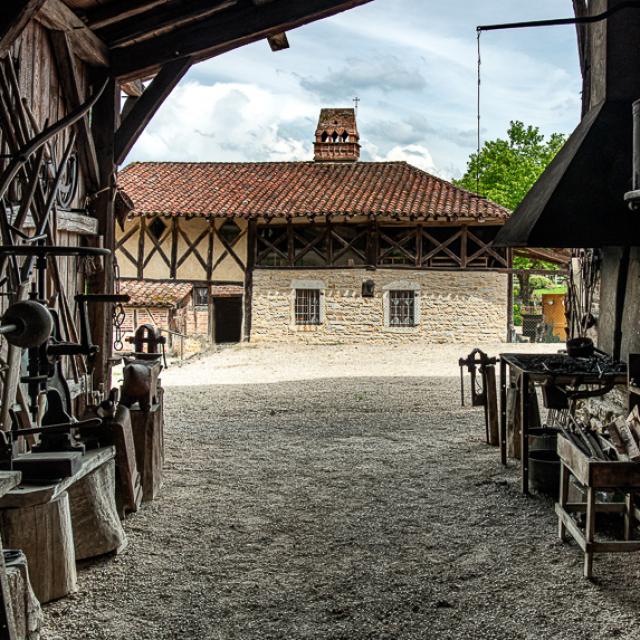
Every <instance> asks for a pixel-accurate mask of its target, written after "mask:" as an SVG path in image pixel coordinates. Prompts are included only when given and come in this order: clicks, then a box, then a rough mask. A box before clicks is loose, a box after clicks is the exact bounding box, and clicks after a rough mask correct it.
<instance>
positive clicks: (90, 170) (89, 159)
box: [51, 31, 100, 192]
mask: <svg viewBox="0 0 640 640" xmlns="http://www.w3.org/2000/svg"><path fill="white" fill-rule="evenodd" d="M51 45H52V48H53V53H54V56H55V61H56V64H57V67H58V77H59V80H60V86H61V88H62V93H63V95H64V99H65V102H66V104H67V109H69V110H71V109H75V108H76V107H77V106H78V105H79V104H81V103H82V101H83V99H84V98H83V95H82V90H81V88H80V74H79V72H78V68H77V66H76V60H75V56H74V54H73V51H72V50H71V44H70V41H69V36H68V35H67V34H66V33H65V32H64V31H52V32H51ZM75 127H76V132H77V134H78V157H79V159H80V167H81V168H82V173H83V175H84V178H85V180H86V181H87V186H88V188H89V191H91V192H94V191H97V190H98V185H99V183H100V175H99V170H98V158H97V156H96V147H95V144H94V142H93V133H92V132H91V127H90V126H89V117H88V115H87V116H85V117H84V118H81V119H80V120H78V122H76V125H75Z"/></svg>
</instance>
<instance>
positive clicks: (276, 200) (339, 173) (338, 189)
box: [118, 162, 510, 221]
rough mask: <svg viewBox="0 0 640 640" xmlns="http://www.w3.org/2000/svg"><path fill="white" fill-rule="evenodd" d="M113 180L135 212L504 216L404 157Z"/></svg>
mask: <svg viewBox="0 0 640 640" xmlns="http://www.w3.org/2000/svg"><path fill="white" fill-rule="evenodd" d="M118 183H119V186H120V187H122V188H123V189H124V190H125V191H126V193H127V194H128V195H129V197H130V198H131V200H132V201H133V204H134V211H133V215H137V216H142V215H146V216H150V215H165V216H207V217H208V216H212V217H245V218H256V217H268V218H271V217H274V218H283V217H300V216H309V217H312V216H315V215H326V214H331V215H346V216H354V215H374V216H378V215H380V216H397V217H407V218H408V217H414V218H416V219H421V220H455V219H457V218H466V219H470V218H471V219H479V218H482V219H486V220H499V221H504V220H506V219H507V218H508V216H509V213H510V212H509V211H508V210H507V209H505V208H503V207H501V206H499V205H497V204H495V203H493V202H491V201H489V200H486V199H485V198H481V197H479V196H477V195H475V194H473V193H470V192H469V191H465V190H464V189H460V188H458V187H455V186H454V185H453V184H451V183H450V182H447V181H446V180H442V179H441V178H436V177H435V176H432V175H430V174H428V173H426V172H424V171H421V170H420V169H417V168H416V167H413V166H411V165H409V164H407V163H406V162H350V163H343V164H339V163H321V162H247V163H231V162H202V163H183V162H134V163H132V164H130V165H128V166H127V167H125V169H123V170H122V171H121V172H120V174H119V177H118Z"/></svg>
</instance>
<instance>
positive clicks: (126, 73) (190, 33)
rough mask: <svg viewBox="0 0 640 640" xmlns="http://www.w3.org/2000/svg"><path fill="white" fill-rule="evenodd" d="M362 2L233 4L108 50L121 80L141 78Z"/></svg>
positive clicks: (287, 0) (295, 0)
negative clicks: (170, 64)
mask: <svg viewBox="0 0 640 640" xmlns="http://www.w3.org/2000/svg"><path fill="white" fill-rule="evenodd" d="M368 1H369V0H342V1H338V0H305V2H300V0H278V2H272V3H269V4H266V5H263V6H254V5H251V4H245V3H239V4H238V5H237V6H235V7H233V8H230V9H227V10H226V11H221V12H219V13H218V14H214V15H213V16H209V17H207V18H205V19H203V20H199V21H198V22H195V23H192V24H188V25H186V26H183V27H180V28H177V29H175V30H173V31H170V32H168V33H164V34H161V35H159V36H156V37H154V38H151V39H149V40H143V41H142V42H136V43H134V44H131V45H130V46H127V47H119V48H117V49H113V50H112V64H113V71H114V73H115V75H117V76H118V77H121V78H127V79H130V78H142V77H145V76H146V75H149V73H152V72H153V71H154V70H155V69H157V68H158V66H161V65H164V64H166V63H167V62H169V61H172V60H176V59H179V58H187V57H193V58H194V59H195V60H203V59H206V58H210V57H213V56H216V55H219V54H221V53H224V52H226V51H230V50H232V49H235V48H237V47H240V46H243V45H246V44H249V43H251V42H256V41H258V40H262V39H264V38H267V37H268V36H270V35H273V34H276V33H282V32H283V31H287V30H291V29H294V28H295V27H298V26H301V25H303V24H307V23H309V22H313V21H314V20H318V19H321V18H324V17H328V16H330V15H334V14H335V13H339V12H340V11H344V10H346V9H350V8H352V7H355V6H358V5H361V4H365V2H368Z"/></svg>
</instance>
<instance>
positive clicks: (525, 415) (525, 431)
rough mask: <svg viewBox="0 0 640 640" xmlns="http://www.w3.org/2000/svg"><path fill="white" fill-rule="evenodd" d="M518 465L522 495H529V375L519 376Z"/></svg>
mask: <svg viewBox="0 0 640 640" xmlns="http://www.w3.org/2000/svg"><path fill="white" fill-rule="evenodd" d="M520 463H521V464H522V493H523V494H524V495H529V374H528V373H525V372H523V373H522V375H521V376H520Z"/></svg>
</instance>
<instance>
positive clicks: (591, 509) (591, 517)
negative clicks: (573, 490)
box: [584, 487, 596, 578]
mask: <svg viewBox="0 0 640 640" xmlns="http://www.w3.org/2000/svg"><path fill="white" fill-rule="evenodd" d="M595 529H596V490H595V489H594V488H593V487H587V518H586V524H585V531H584V538H585V547H586V548H585V551H584V577H585V578H591V575H592V572H593V550H592V549H591V545H592V544H593V543H594V538H595Z"/></svg>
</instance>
